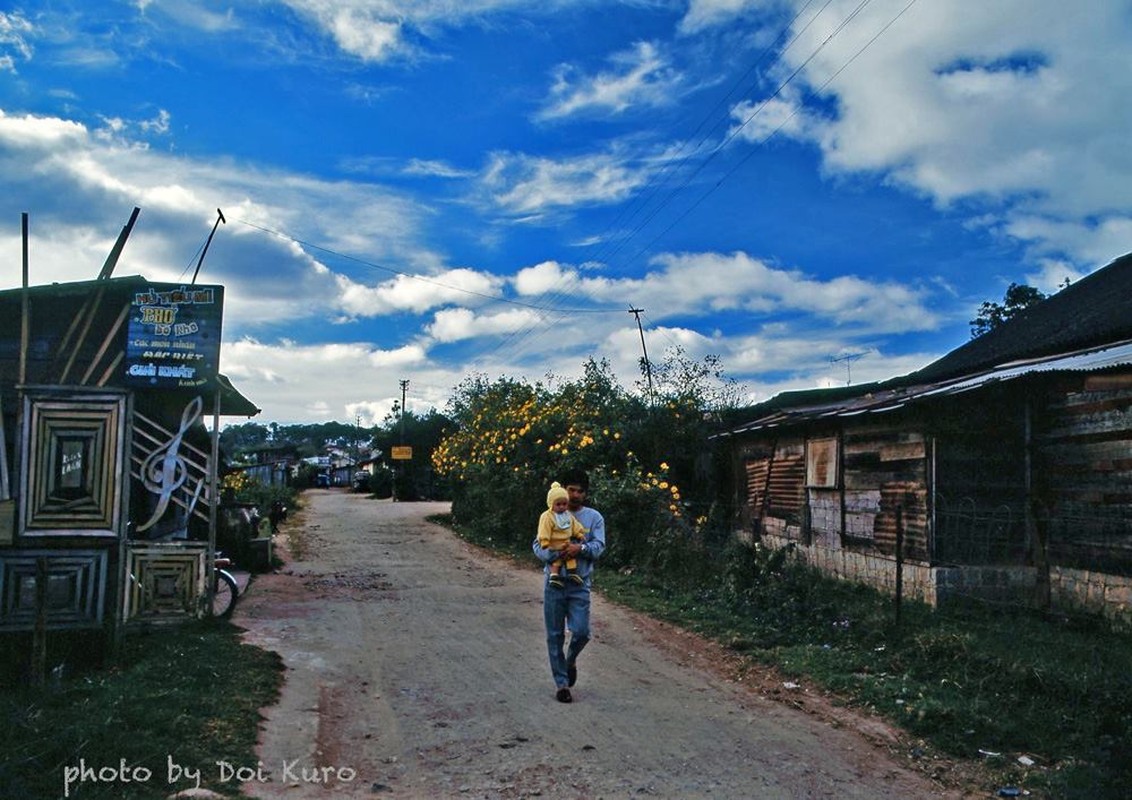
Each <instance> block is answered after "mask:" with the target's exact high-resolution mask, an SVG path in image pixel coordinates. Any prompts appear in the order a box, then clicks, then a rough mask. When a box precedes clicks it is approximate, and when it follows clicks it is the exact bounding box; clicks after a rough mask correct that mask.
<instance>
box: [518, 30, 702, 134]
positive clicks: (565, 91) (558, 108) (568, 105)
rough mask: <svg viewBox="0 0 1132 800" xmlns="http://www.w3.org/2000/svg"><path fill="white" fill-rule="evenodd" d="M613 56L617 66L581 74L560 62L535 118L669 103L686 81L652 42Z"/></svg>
mask: <svg viewBox="0 0 1132 800" xmlns="http://www.w3.org/2000/svg"><path fill="white" fill-rule="evenodd" d="M611 60H612V62H613V66H614V69H613V70H612V71H609V72H600V73H598V74H596V75H578V74H576V73H577V70H576V68H574V67H571V66H570V65H566V64H563V65H560V66H559V67H558V68H557V70H556V71H555V79H554V85H553V86H551V89H550V98H549V100H548V101H547V103H546V105H545V106H544V108H543V109H542V110H541V111H540V112H539V113H538V114H537V115H536V118H537V119H541V120H551V119H559V118H562V117H570V116H575V115H578V114H586V113H600V114H620V113H622V112H624V111H626V110H627V109H629V108H631V107H634V108H635V107H641V106H643V107H651V106H663V105H668V104H670V103H672V102H673V100H674V99H675V95H676V93H677V91H678V89H679V87H680V85H681V83H682V82H683V77H682V75H681V74H680V73H679V72H678V71H677V70H675V69H673V68H672V67H671V66H669V64H668V62H667V60H666V59H665V58H664V57H663V56H662V55H661V54H660V52H659V49H658V48H657V45H656V44H655V43H653V42H637V43H636V44H635V45H634V46H633V48H632V49H631V50H628V51H626V52H622V53H618V54H616V55H615V56H613V58H612V59H611Z"/></svg>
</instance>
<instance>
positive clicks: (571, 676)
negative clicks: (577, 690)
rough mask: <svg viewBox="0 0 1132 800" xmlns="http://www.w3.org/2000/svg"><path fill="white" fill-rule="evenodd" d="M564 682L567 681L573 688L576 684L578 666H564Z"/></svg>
mask: <svg viewBox="0 0 1132 800" xmlns="http://www.w3.org/2000/svg"><path fill="white" fill-rule="evenodd" d="M566 680H567V681H569V685H570V686H573V685H574V684H575V683H577V682H578V665H577V664H567V665H566Z"/></svg>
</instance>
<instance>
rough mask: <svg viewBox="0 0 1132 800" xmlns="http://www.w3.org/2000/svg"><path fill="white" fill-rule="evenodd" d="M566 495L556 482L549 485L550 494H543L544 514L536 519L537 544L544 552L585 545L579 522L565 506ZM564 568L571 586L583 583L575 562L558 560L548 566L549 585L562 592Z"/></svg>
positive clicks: (567, 497) (583, 533)
mask: <svg viewBox="0 0 1132 800" xmlns="http://www.w3.org/2000/svg"><path fill="white" fill-rule="evenodd" d="M568 499H569V495H568V494H567V493H566V490H565V489H563V488H562V486H561V485H560V484H559V483H558V482H557V481H556V482H554V483H552V484H550V491H549V492H547V493H546V511H544V512H542V516H540V517H539V518H538V543H539V544H540V545H541V546H542V547H544V548H546V549H547V550H562V549H564V548H565V547H566V545H567V544H569V543H570V542H571V541H574V542H584V541H585V540H586V529H585V528H583V527H582V524H581V523H580V522H578V520H576V519H574V515H573V514H571V513H570V512H569V511H568V510H567V508H566V506H567V500H568ZM563 566H565V567H566V578H567V579H568V580H571V581H573V582H574V583H583V582H584V581H583V579H582V576H581V575H579V574H578V572H577V570H578V561H577V559H574V558H559V559H557V560H555V561H552V562H550V580H549V582H550V585H551V586H553V587H555V588H556V589H561V588H562V587H563V586H564V585H565V584H564V583H563V582H562V576H561V574H560V571H561V569H562V567H563Z"/></svg>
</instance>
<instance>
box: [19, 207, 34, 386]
mask: <svg viewBox="0 0 1132 800" xmlns="http://www.w3.org/2000/svg"><path fill="white" fill-rule="evenodd" d="M20 221H21V228H22V234H23V243H24V246H23V250H24V260H23V264H24V290H23V292H22V293H21V295H20V385H21V386H23V385H24V384H26V383H27V377H28V341H29V339H30V338H31V316H30V309H29V308H28V302H29V300H28V272H29V264H28V215H27V212H26V211H25V212H24V213H23V214H22V215H21V218H20Z"/></svg>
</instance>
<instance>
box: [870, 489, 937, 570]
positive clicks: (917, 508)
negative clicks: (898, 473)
mask: <svg viewBox="0 0 1132 800" xmlns="http://www.w3.org/2000/svg"><path fill="white" fill-rule="evenodd" d="M898 518H899V524H901V525H903V531H904V557H905V558H908V559H910V560H917V561H925V560H927V557H928V539H927V530H928V502H927V490H926V488H925V487H924V484H922V483H913V482H907V481H892V482H891V483H886V484H884V485H883V486H881V487H880V510H879V512H878V513H877V515H876V520H875V522H874V538H875V541H876V546H877V548H878V549H880V550H881V551H882V552H884V553H895V552H896V530H897V524H898Z"/></svg>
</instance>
